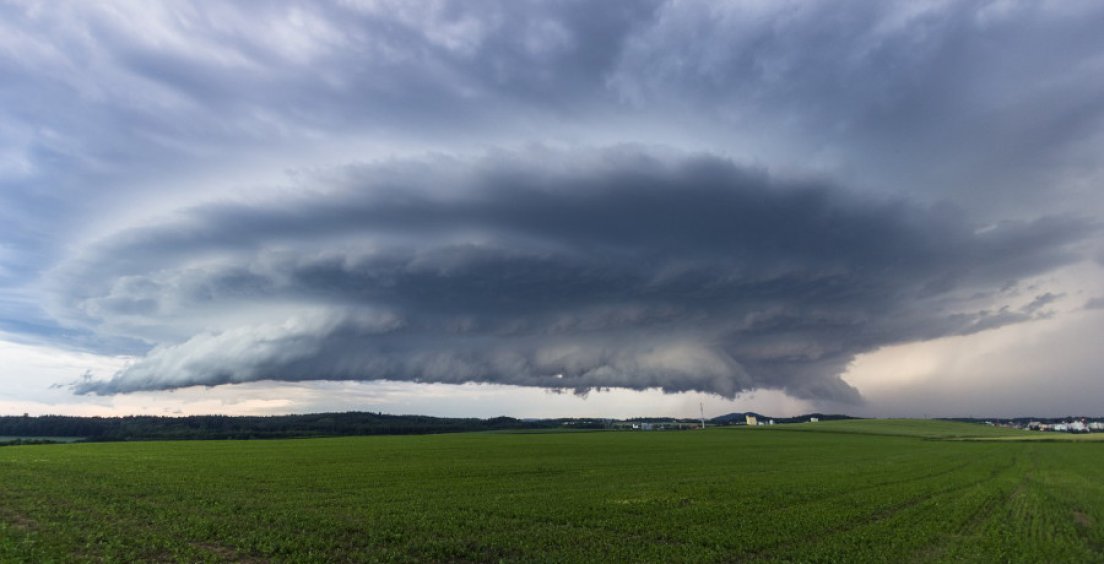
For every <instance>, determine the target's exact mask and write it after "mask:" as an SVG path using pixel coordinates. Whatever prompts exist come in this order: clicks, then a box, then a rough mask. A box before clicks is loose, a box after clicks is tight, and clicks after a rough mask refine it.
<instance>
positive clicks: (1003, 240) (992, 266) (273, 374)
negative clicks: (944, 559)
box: [0, 0, 1104, 417]
mask: <svg viewBox="0 0 1104 564" xmlns="http://www.w3.org/2000/svg"><path fill="white" fill-rule="evenodd" d="M1102 27H1104V5H1101V4H1100V3H1099V2H1090V1H1083V2H1082V1H1078V0H1062V1H1055V2H1043V1H1040V2H1018V1H988V2H987V1H977V2H945V1H931V2H915V1H905V2H868V1H865V0H863V1H859V0H855V1H833V2H794V1H786V0H770V1H751V0H749V1H744V2H715V1H704V0H703V1H682V0H665V1H660V0H655V1H651V0H631V1H617V0H610V1H603V2H584V1H544V2H529V1H523V0H502V1H480V0H477V1H463V2H460V1H457V2H446V1H424V2H420V1H415V2H411V1H406V0H403V1H389V0H379V1H373V0H344V1H335V2H315V1H311V2H305V1H304V2H295V1H290V0H287V1H285V0H273V1H266V2H249V3H218V4H216V3H209V2H187V1H176V2H154V1H140V2H139V1H134V2H126V1H112V0H104V1H101V2H91V3H42V2H30V1H27V2H23V1H11V2H4V3H2V4H0V414H13V413H14V414H22V413H30V414H48V413H52V414H72V415H125V414H154V415H180V414H209V413H226V414H276V413H305V412H319V411H353V410H364V411H382V412H385V413H420V414H428V415H440V416H477V417H491V416H498V415H509V416H515V417H636V416H679V417H691V416H696V415H697V414H698V413H699V412H700V411H704V412H705V414H706V415H707V416H715V415H721V414H724V413H728V412H733V411H746V410H752V411H758V412H763V413H768V414H772V415H779V416H783V415H796V414H800V413H807V412H812V411H824V412H838V413H849V414H852V415H860V416H874V417H947V416H976V417H1011V416H1027V415H1036V416H1062V415H1067V414H1085V415H1104V405H1102V404H1101V403H1100V400H1099V398H1102V397H1104V370H1102V368H1101V366H1102V365H1104V354H1102V353H1101V351H1100V348H1099V342H1100V338H1101V335H1104V237H1102V235H1104V233H1102V228H1104V224H1102V220H1104V192H1102V188H1104V185H1102V183H1104V160H1102V158H1101V155H1104V127H1102V126H1104V34H1100V33H1099V30H1100V29H1101V28H1102Z"/></svg>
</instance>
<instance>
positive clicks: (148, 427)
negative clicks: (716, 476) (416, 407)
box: [0, 412, 562, 441]
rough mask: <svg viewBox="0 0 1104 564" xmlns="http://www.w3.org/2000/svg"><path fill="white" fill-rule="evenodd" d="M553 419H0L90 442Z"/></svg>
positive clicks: (25, 430)
mask: <svg viewBox="0 0 1104 564" xmlns="http://www.w3.org/2000/svg"><path fill="white" fill-rule="evenodd" d="M561 425H562V423H561V422H557V421H553V420H541V421H523V420H520V419H514V418H512V417H496V418H493V419H474V418H472V419H457V418H442V417H427V416H422V415H384V414H381V413H366V412H348V413H315V414H307V415H274V416H266V417H250V416H227V415H196V416H189V417H157V416H147V415H138V416H127V417H70V416H63V415H44V416H39V417H29V416H26V415H24V416H6V417H0V436H14V437H81V438H83V439H85V440H90V441H120V440H139V439H255V438H290V437H317V436H341V435H401V434H428V433H448V432H459V431H492V430H514V429H543V428H553V427H560V426H561Z"/></svg>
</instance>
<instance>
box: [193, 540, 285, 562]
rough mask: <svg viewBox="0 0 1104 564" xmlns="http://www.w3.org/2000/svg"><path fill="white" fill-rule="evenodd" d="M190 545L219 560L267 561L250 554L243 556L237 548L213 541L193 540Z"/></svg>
mask: <svg viewBox="0 0 1104 564" xmlns="http://www.w3.org/2000/svg"><path fill="white" fill-rule="evenodd" d="M192 547H194V548H198V549H200V550H202V551H205V552H208V553H210V554H211V555H212V556H214V557H215V558H216V559H218V560H219V561H220V562H247V563H257V562H267V561H266V560H262V559H260V558H253V557H251V556H243V555H241V554H239V553H238V551H237V550H234V549H233V548H230V547H229V546H225V545H221V544H216V543H213V542H193V543H192Z"/></svg>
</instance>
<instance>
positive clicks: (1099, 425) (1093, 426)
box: [1089, 421, 1104, 431]
mask: <svg viewBox="0 0 1104 564" xmlns="http://www.w3.org/2000/svg"><path fill="white" fill-rule="evenodd" d="M1089 430H1090V431H1104V422H1101V421H1093V422H1092V423H1089Z"/></svg>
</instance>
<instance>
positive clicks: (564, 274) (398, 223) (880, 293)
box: [53, 146, 1096, 402]
mask: <svg viewBox="0 0 1104 564" xmlns="http://www.w3.org/2000/svg"><path fill="white" fill-rule="evenodd" d="M314 181H317V182H319V183H321V184H325V183H328V185H325V186H322V185H321V184H320V185H318V186H316V187H315V190H313V191H305V192H304V193H303V195H301V196H296V197H292V198H290V199H288V200H286V201H278V202H273V201H268V202H263V203H231V202H227V203H219V204H207V205H204V206H202V207H197V208H193V209H190V210H187V211H185V212H184V213H182V214H180V216H179V217H178V218H176V219H175V220H172V221H167V222H162V223H157V224H154V225H150V226H146V227H138V228H133V229H131V230H127V231H123V232H121V233H117V234H115V235H112V236H111V237H108V238H106V239H104V240H102V241H99V242H97V243H95V244H94V245H92V246H91V247H90V248H89V249H90V250H89V251H88V253H87V254H85V255H83V256H81V257H79V259H78V260H75V261H74V262H72V263H69V264H64V265H62V266H61V267H60V268H59V269H58V270H57V271H55V273H54V277H53V281H54V284H56V288H57V295H59V296H62V297H63V299H62V300H60V302H59V303H58V305H57V309H56V313H57V315H59V317H62V318H65V319H67V320H69V321H70V322H71V323H75V324H83V325H84V326H87V327H91V328H94V329H95V330H101V331H102V330H108V331H112V332H116V333H119V334H121V335H125V336H129V337H132V338H136V339H141V338H143V336H144V335H147V334H148V331H149V330H148V328H149V327H150V326H154V325H159V326H167V327H171V328H172V330H173V331H180V333H177V334H166V335H164V336H162V337H160V338H158V340H156V341H154V342H153V343H152V344H155V345H156V346H155V347H154V348H153V349H152V350H151V351H150V352H149V353H148V354H147V355H146V356H145V357H143V358H141V359H140V360H138V361H137V362H135V363H134V364H132V365H131V366H129V367H127V368H125V369H124V370H122V371H121V372H120V373H118V374H116V375H115V376H114V377H113V378H111V379H109V380H103V381H99V380H95V381H92V380H90V381H82V382H79V383H78V384H77V385H76V387H75V389H76V391H77V392H78V393H94V394H111V393H119V392H133V391H138V390H163V389H171V388H177V387H182V386H191V385H208V386H211V385H219V384H225V383H231V382H244V381H253V380H261V379H271V380H292V381H300V380H316V379H328V380H346V379H349V380H410V381H417V382H448V383H462V382H493V383H504V384H514V385H521V386H541V387H549V388H567V389H573V390H575V391H578V392H586V391H588V390H591V389H595V388H605V387H624V388H634V389H647V388H660V389H662V390H664V391H668V392H680V391H689V390H694V391H703V392H710V393H715V394H718V395H721V396H725V397H733V396H735V395H736V394H739V393H741V392H745V391H748V390H752V389H757V388H775V389H781V390H784V391H786V392H787V393H789V394H791V395H793V396H795V397H798V398H812V399H828V400H834V401H842V402H855V401H859V394H858V393H857V392H856V390H855V389H853V388H852V387H851V386H849V385H848V384H847V383H845V382H844V381H843V380H842V379H841V378H840V373H841V372H842V370H843V369H844V368H845V366H846V365H847V364H848V363H849V362H850V361H851V360H852V359H853V358H854V357H855V355H857V354H860V353H863V352H867V351H871V350H873V349H876V348H878V347H881V346H884V345H887V344H894V343H900V342H906V341H911V340H921V339H932V338H937V337H943V336H949V335H961V334H967V333H971V332H976V331H981V330H985V329H992V328H996V327H1000V326H1002V325H1006V324H1011V323H1017V322H1022V321H1026V320H1030V319H1033V318H1037V317H1038V316H1040V315H1043V314H1044V313H1045V311H1046V307H1047V305H1048V304H1049V303H1051V302H1052V301H1053V300H1054V299H1055V298H1056V297H1055V296H1054V295H1052V294H1041V295H1039V296H1038V297H1037V298H1035V299H1034V300H1033V301H1031V302H1030V303H1028V304H1026V305H1023V306H1020V305H1018V304H1016V305H1017V307H1016V308H1014V309H1009V307H1010V305H1012V304H1010V303H1005V302H1006V301H1008V300H1011V299H1012V297H1011V296H1010V295H1005V296H1002V295H1001V292H1000V291H996V290H993V288H999V287H1009V286H1012V285H1015V284H1016V283H1017V282H1018V281H1020V280H1022V279H1024V278H1026V277H1030V276H1034V275H1037V274H1040V273H1045V272H1047V271H1049V270H1051V269H1054V268H1056V267H1059V266H1061V265H1064V264H1067V263H1069V262H1071V261H1073V260H1075V259H1076V258H1077V257H1078V255H1077V254H1076V253H1074V252H1072V249H1073V248H1074V247H1075V246H1076V245H1077V244H1079V243H1081V242H1083V241H1084V240H1085V239H1086V238H1087V237H1088V236H1089V235H1091V234H1094V233H1096V225H1095V224H1093V223H1092V222H1090V221H1088V220H1085V219H1078V218H1074V217H1049V218H1040V219H1037V220H1033V221H1022V222H1006V223H1002V224H1000V225H998V226H996V227H995V228H992V229H985V230H979V229H978V228H977V227H976V225H975V224H974V223H972V222H971V221H970V219H969V217H967V216H966V215H964V214H963V213H962V212H960V211H956V210H955V209H953V208H950V207H947V206H934V207H932V206H921V205H917V204H914V203H910V202H908V201H906V200H901V199H884V198H863V197H860V196H859V195H857V194H856V193H853V192H850V191H848V190H846V189H843V188H841V187H838V186H833V185H831V184H830V183H826V182H822V181H816V180H782V179H776V178H772V177H771V175H769V174H767V173H766V172H763V171H760V170H755V169H748V168H746V167H741V166H738V165H736V164H734V163H732V162H731V161H729V160H726V159H722V158H718V157H715V156H709V155H677V154H671V153H670V152H650V151H649V150H646V149H642V148H640V147H632V146H623V147H613V148H606V149H596V150H593V151H590V152H588V153H587V154H585V155H580V154H574V153H565V152H562V151H554V150H547V149H545V150H538V149H534V150H532V151H529V152H517V153H504V152H499V153H496V154H494V155H490V156H486V157H483V158H480V159H472V160H462V159H453V158H438V159H425V160H420V161H414V162H391V163H384V164H379V165H360V166H353V167H347V168H345V169H342V170H341V171H339V172H336V173H330V174H324V175H319V177H318V178H316V179H313V180H312V179H303V180H301V182H303V183H305V184H306V185H311V183H312V182H314ZM320 192H324V193H325V194H326V197H325V198H319V197H317V196H316V194H317V193H320ZM275 312H281V313H280V314H279V315H274V314H275ZM201 327H202V328H205V329H202V330H201V329H200V328H201ZM190 331H195V333H194V334H192V333H190Z"/></svg>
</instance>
